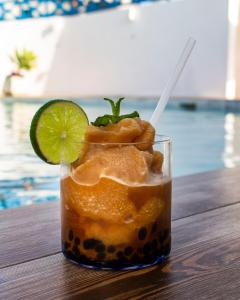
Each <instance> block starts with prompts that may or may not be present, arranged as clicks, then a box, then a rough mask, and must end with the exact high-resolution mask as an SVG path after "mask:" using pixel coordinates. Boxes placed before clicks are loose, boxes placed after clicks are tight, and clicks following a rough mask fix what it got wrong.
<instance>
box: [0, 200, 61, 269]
mask: <svg viewBox="0 0 240 300" xmlns="http://www.w3.org/2000/svg"><path fill="white" fill-rule="evenodd" d="M58 206H59V203H47V204H39V205H31V206H27V207H20V208H17V209H8V210H6V211H3V212H0V268H1V267H4V266H8V265H13V264H16V263H19V262H23V261H28V260H31V259H34V258H38V257H43V256H46V255H49V254H53V253H57V252H59V250H60V216H59V214H60V213H59V208H58Z"/></svg>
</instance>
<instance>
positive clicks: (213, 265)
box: [0, 204, 240, 300]
mask: <svg viewBox="0 0 240 300" xmlns="http://www.w3.org/2000/svg"><path fill="white" fill-rule="evenodd" d="M239 215H240V204H234V205H230V206H226V207H222V208H219V209H215V210H212V211H208V212H206V213H202V214H198V215H194V216H190V217H186V218H184V219H179V220H176V221H174V222H173V251H172V254H171V257H170V259H169V261H168V262H167V263H165V264H164V265H162V266H155V267H152V268H148V269H145V270H140V271H131V272H130V271H129V272H106V271H105V272H104V271H93V270H87V269H84V268H81V267H78V266H76V265H74V264H72V263H70V262H68V261H67V260H65V259H64V258H63V256H62V255H61V254H56V255H52V256H48V257H45V258H40V259H37V260H33V261H30V262H26V263H23V264H19V265H15V266H12V267H6V268H4V269H2V270H1V273H0V274H1V275H0V282H1V285H0V290H1V295H0V296H1V297H2V299H49V300H51V299H83V300H84V299H91V300H94V299H98V300H101V299H117V300H121V299H180V300H181V299H184V300H185V299H230V300H231V299H239V295H240V276H239V275H240V271H239V270H240V242H239V241H240V218H239Z"/></svg>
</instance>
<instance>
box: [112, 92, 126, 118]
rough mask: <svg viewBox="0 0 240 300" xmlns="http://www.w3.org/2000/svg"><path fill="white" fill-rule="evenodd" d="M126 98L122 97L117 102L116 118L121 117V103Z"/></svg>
mask: <svg viewBox="0 0 240 300" xmlns="http://www.w3.org/2000/svg"><path fill="white" fill-rule="evenodd" d="M124 99H125V98H124V97H121V98H119V99H118V101H117V102H116V104H115V114H114V115H116V116H119V115H120V106H121V102H122V101H123V100H124Z"/></svg>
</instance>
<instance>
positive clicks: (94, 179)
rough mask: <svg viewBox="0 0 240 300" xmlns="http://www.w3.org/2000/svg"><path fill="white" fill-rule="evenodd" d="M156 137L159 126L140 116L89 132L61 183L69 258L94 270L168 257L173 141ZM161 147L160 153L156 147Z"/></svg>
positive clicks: (136, 265) (144, 263) (65, 246)
mask: <svg viewBox="0 0 240 300" xmlns="http://www.w3.org/2000/svg"><path fill="white" fill-rule="evenodd" d="M154 140H155V130H154V128H153V127H152V126H151V125H150V123H148V122H146V121H143V120H141V119H139V118H129V119H128V118H126V119H123V120H121V121H120V122H118V123H116V124H111V123H110V124H108V125H107V126H104V127H103V126H102V127H97V126H94V125H89V126H88V127H87V130H86V134H85V141H84V142H83V147H82V152H81V155H80V157H79V158H78V160H77V161H75V162H74V163H73V164H71V166H70V167H68V172H67V174H65V176H64V177H63V178H62V180H61V201H62V247H63V253H64V255H65V256H66V257H67V258H69V259H71V260H73V261H75V262H77V263H79V264H81V265H84V266H89V267H100V268H106V269H131V268H133V269H134V268H142V267H145V266H149V265H153V264H156V263H158V262H161V261H162V260H164V259H165V258H166V257H167V256H168V255H169V252H170V248H171V177H170V170H168V169H170V166H169V165H170V157H169V156H170V154H169V153H167V152H168V151H169V152H170V150H169V149H168V147H170V145H169V144H170V142H169V140H167V139H166V140H160V141H157V138H156V141H154ZM164 143H165V144H167V146H168V147H167V146H166V145H164ZM158 145H159V146H160V147H162V149H163V150H162V152H159V151H155V150H154V148H155V146H158ZM164 151H165V152H166V153H164ZM164 164H165V166H164Z"/></svg>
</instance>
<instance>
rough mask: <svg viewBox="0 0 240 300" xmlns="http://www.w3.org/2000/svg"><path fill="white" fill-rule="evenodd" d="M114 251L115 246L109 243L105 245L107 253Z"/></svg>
mask: <svg viewBox="0 0 240 300" xmlns="http://www.w3.org/2000/svg"><path fill="white" fill-rule="evenodd" d="M115 251H116V248H115V247H114V246H113V245H110V246H108V247H107V252H108V253H114V252H115Z"/></svg>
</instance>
